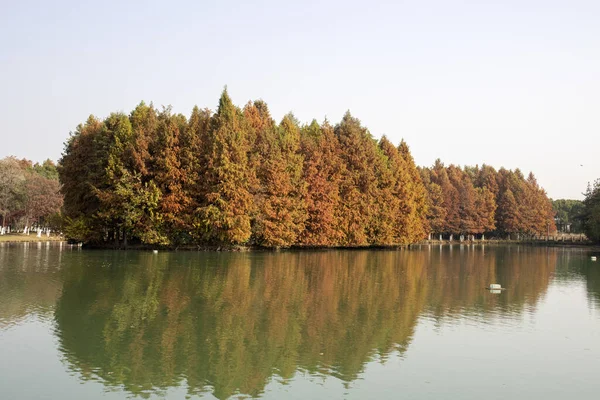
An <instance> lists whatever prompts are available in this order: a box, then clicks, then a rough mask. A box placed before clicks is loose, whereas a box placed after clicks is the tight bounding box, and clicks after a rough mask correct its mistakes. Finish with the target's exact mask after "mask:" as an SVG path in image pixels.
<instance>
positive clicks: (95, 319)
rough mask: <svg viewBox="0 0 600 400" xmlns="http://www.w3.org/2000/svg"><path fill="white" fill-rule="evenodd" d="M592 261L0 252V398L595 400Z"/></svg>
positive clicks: (599, 367) (371, 254)
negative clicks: (493, 288)
mask: <svg viewBox="0 0 600 400" xmlns="http://www.w3.org/2000/svg"><path fill="white" fill-rule="evenodd" d="M590 254H591V253H589V252H588V251H586V250H579V249H571V250H569V249H546V248H530V247H518V246H511V247H508V246H507V247H490V246H486V247H482V246H466V245H465V246H458V245H457V246H453V247H448V246H446V247H443V248H440V247H438V246H433V247H429V246H422V247H420V248H416V249H412V250H399V251H315V252H281V253H202V252H200V253H196V252H179V253H177V252H171V253H168V252H163V253H159V254H152V253H148V252H137V251H128V252H124V251H121V252H115V251H85V250H79V249H76V248H70V247H67V246H59V245H58V244H46V243H40V244H37V243H33V244H18V245H17V244H0V399H96V398H107V399H122V398H165V397H166V398H173V399H180V398H181V399H183V398H197V397H202V398H219V399H225V398H230V397H234V398H247V397H260V398H269V399H281V398H283V399H285V398H291V399H328V398H335V399H337V398H340V399H342V398H343V399H362V398H390V399H391V398H394V399H395V398H407V399H442V398H446V399H451V398H454V399H481V398H492V399H500V398H502V399H506V398H511V399H534V398H536V399H537V398H539V399H564V398H566V397H569V398H573V399H597V398H598V397H599V396H600V394H599V393H600V375H599V374H600V308H599V307H600V262H592V261H590ZM489 283H500V284H502V286H503V287H506V288H507V290H505V291H503V292H502V293H500V294H492V293H490V292H488V291H487V290H485V289H484V287H486V286H487V285H488V284H489Z"/></svg>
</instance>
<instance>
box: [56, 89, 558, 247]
mask: <svg viewBox="0 0 600 400" xmlns="http://www.w3.org/2000/svg"><path fill="white" fill-rule="evenodd" d="M58 171H59V175H60V181H61V183H62V191H63V193H64V201H65V204H64V213H65V216H66V219H67V226H66V228H65V230H66V234H67V236H68V237H70V238H72V239H76V240H79V241H83V242H87V243H115V244H116V245H125V246H126V245H127V242H128V241H129V242H130V243H131V241H135V242H137V243H144V244H156V245H164V246H178V245H186V244H202V245H256V246H264V247H288V246H292V245H299V246H366V245H396V244H408V243H414V242H417V241H420V240H422V239H424V238H426V237H427V234H428V233H437V234H468V235H476V234H481V233H485V232H494V233H520V234H528V235H536V234H543V233H545V232H547V230H548V229H550V230H551V231H554V230H555V227H554V220H553V216H554V215H553V211H552V205H551V203H550V201H549V199H548V198H547V197H546V193H545V192H544V191H543V189H541V188H540V187H539V185H538V184H537V182H536V180H535V178H534V176H533V175H530V176H529V177H528V178H527V179H525V178H524V176H523V174H522V173H521V172H520V171H519V170H515V171H509V170H505V169H500V170H499V171H496V170H494V169H493V168H491V167H489V166H483V167H482V168H479V167H465V168H464V169H461V168H459V167H456V166H454V165H450V166H449V167H445V166H444V165H443V164H442V163H441V162H440V161H438V162H436V164H435V165H434V166H433V167H432V168H421V169H419V168H417V167H416V166H415V163H414V160H413V158H412V156H411V154H410V151H409V149H408V146H407V145H406V143H405V142H404V141H403V142H401V143H400V145H399V146H395V145H393V144H392V143H391V142H390V141H389V140H388V139H387V138H385V137H383V138H382V139H381V140H379V141H377V140H375V139H374V138H373V137H372V136H371V134H370V133H369V131H368V130H367V129H366V128H365V127H364V126H362V125H361V123H360V121H359V120H358V119H356V118H354V117H352V116H351V115H350V113H346V115H344V117H343V119H342V121H341V122H340V123H338V124H337V125H335V126H333V125H331V124H330V123H329V122H328V121H327V120H326V121H325V122H323V123H322V124H319V123H317V122H316V121H315V120H313V121H312V122H311V123H310V124H307V125H301V124H300V123H299V122H298V121H297V120H296V119H295V118H294V116H293V115H291V114H288V115H286V116H285V117H284V118H283V119H282V120H281V121H280V122H279V123H276V122H275V121H274V120H273V118H271V115H270V113H269V110H268V107H267V105H266V104H265V103H264V102H263V101H260V100H259V101H254V102H249V103H247V104H246V105H245V107H243V108H242V109H240V108H238V107H236V106H235V105H234V104H233V103H232V101H231V99H230V98H229V96H228V94H227V91H226V90H225V91H224V92H223V94H222V96H221V98H220V100H219V106H218V109H217V111H216V112H215V113H212V112H211V111H210V110H208V109H199V108H197V107H196V108H194V110H193V111H192V114H191V116H190V117H189V118H186V117H185V116H183V115H181V114H174V113H172V111H171V109H170V108H163V109H162V110H157V109H156V108H154V107H153V106H152V105H147V104H145V103H143V102H142V103H141V104H139V105H138V106H137V107H136V108H135V109H134V110H133V111H132V112H131V113H130V114H128V115H127V114H124V113H113V114H111V115H110V116H109V117H108V118H106V119H104V120H102V121H101V120H99V119H97V118H95V117H93V116H92V117H90V118H89V119H88V120H87V122H86V123H85V124H82V125H80V126H79V127H78V128H77V130H76V131H75V133H74V134H72V135H71V137H70V139H69V140H68V142H67V144H66V147H65V151H64V154H63V157H62V159H61V160H60V163H59V169H58Z"/></svg>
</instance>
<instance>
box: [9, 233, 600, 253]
mask: <svg viewBox="0 0 600 400" xmlns="http://www.w3.org/2000/svg"><path fill="white" fill-rule="evenodd" d="M7 236H8V237H7ZM50 242H52V243H61V242H62V243H68V241H67V240H66V239H65V238H64V237H60V236H51V237H41V238H38V237H37V236H34V235H31V237H25V236H22V235H4V236H0V244H4V243H6V244H18V243H50ZM71 245H72V246H77V244H75V243H72V244H71ZM457 245H459V246H465V245H466V246H481V245H487V246H507V245H524V246H531V247H551V248H552V247H553V248H571V249H576V248H579V249H588V250H591V251H600V243H591V242H571V241H569V242H567V241H565V242H563V241H546V240H542V241H532V240H505V239H504V240H484V241H481V240H475V241H462V242H461V241H459V240H453V241H448V240H443V241H439V240H424V241H421V242H417V243H413V244H406V245H389V246H384V245H373V246H291V247H285V248H284V247H282V248H269V247H260V246H216V245H212V246H209V245H185V246H173V247H163V246H153V245H147V244H133V245H129V246H127V248H124V247H122V246H120V247H116V246H114V245H108V244H106V245H86V244H83V245H82V246H81V247H82V248H83V249H86V250H125V251H126V250H134V251H154V250H156V251H166V252H170V251H208V252H221V251H223V252H280V251H306V250H308V251H330V250H350V251H360V250H387V251H389V250H409V249H411V248H416V247H421V246H457Z"/></svg>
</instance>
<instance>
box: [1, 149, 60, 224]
mask: <svg viewBox="0 0 600 400" xmlns="http://www.w3.org/2000/svg"><path fill="white" fill-rule="evenodd" d="M62 203H63V201H62V194H61V193H60V184H59V182H58V171H57V169H56V165H54V163H53V162H52V161H50V160H46V161H44V162H43V163H42V164H39V163H35V164H34V163H32V162H31V161H29V160H25V159H23V160H19V159H17V158H15V157H6V158H4V159H2V160H0V223H1V224H0V229H2V228H5V232H6V231H8V229H7V228H8V227H12V228H13V229H17V228H18V229H22V228H24V227H26V226H27V227H31V226H32V225H37V226H44V227H50V228H53V229H59V228H60V221H61V218H60V215H59V212H60V209H61V207H62Z"/></svg>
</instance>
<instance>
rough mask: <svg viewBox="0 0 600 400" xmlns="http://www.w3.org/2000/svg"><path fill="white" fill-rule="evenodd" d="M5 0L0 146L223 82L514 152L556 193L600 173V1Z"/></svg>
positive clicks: (471, 156) (57, 136) (292, 106)
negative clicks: (599, 153)
mask: <svg viewBox="0 0 600 400" xmlns="http://www.w3.org/2000/svg"><path fill="white" fill-rule="evenodd" d="M0 2H1V6H0V132H1V140H0V157H4V156H7V155H16V156H18V157H27V158H30V159H33V160H43V159H45V158H48V157H49V158H52V159H54V160H56V159H58V158H59V157H60V153H61V151H62V148H63V142H64V141H65V139H66V138H67V137H68V133H69V131H72V130H74V128H75V127H76V126H77V124H78V123H80V122H83V121H85V119H86V118H87V116H88V115H89V114H94V115H97V116H99V117H105V116H106V115H108V114H109V113H110V112H111V111H126V112H128V111H130V110H131V109H132V108H133V107H134V106H135V105H136V104H137V103H139V102H140V100H145V101H148V102H149V101H153V102H154V104H156V105H168V104H171V105H172V106H173V108H174V110H175V111H176V112H182V113H184V114H186V115H189V113H190V111H191V109H192V107H193V106H194V105H195V104H197V105H199V106H201V107H210V108H212V109H214V108H215V107H216V104H217V100H218V97H219V95H220V92H221V90H222V88H223V86H224V85H227V86H228V88H229V92H230V94H231V96H232V98H233V100H234V102H235V103H237V104H239V105H243V104H244V103H246V102H247V101H248V100H250V99H257V98H262V99H264V100H265V101H266V102H267V103H268V104H269V107H270V109H271V112H272V114H273V116H274V117H275V118H276V119H280V118H281V117H282V116H283V115H284V114H285V113H286V112H288V111H293V112H294V114H295V115H296V116H297V117H298V118H299V119H300V120H301V121H303V122H309V121H310V120H311V119H312V118H317V119H318V120H319V121H322V120H323V118H324V117H325V116H327V118H328V119H329V120H330V121H332V122H337V121H339V120H340V118H341V117H342V115H343V113H344V112H345V111H346V110H347V109H350V111H351V112H352V113H353V114H354V115H355V116H357V117H358V118H360V119H361V120H362V121H363V123H364V124H365V125H366V126H367V127H368V128H369V129H370V130H371V133H372V134H373V135H374V136H375V137H381V135H383V134H385V135H387V136H388V137H389V138H390V139H392V140H393V141H394V142H396V143H397V142H399V141H400V139H401V138H405V139H406V141H407V142H408V144H409V145H410V147H411V150H412V153H413V155H414V157H415V160H416V162H417V163H418V164H420V165H431V164H432V163H433V162H434V160H435V159H436V158H438V157H439V158H441V159H442V160H443V161H444V162H445V163H447V164H449V163H455V164H461V165H464V164H468V165H474V164H482V163H484V162H485V163H487V164H490V165H493V166H494V167H496V168H498V167H500V166H505V167H507V168H516V167H520V168H521V169H522V170H523V171H524V172H528V171H533V172H534V173H535V174H536V176H537V177H538V181H539V182H540V184H541V185H542V186H544V187H545V188H546V189H547V191H548V193H549V195H550V196H551V197H554V198H563V197H567V198H581V192H582V191H584V190H585V187H586V184H587V182H588V181H592V180H594V179H595V178H599V177H600V157H598V152H599V150H600V1H592V0H590V1H577V0H571V1H567V0H565V1H552V0H546V1H526V0H522V1H511V0H505V1H441V0H438V1H426V0H420V1H405V2H401V1H397V2H380V1H362V2H351V1H332V2H327V1H302V2H300V1H296V2H284V1H262V2H251V1H243V2H242V1H240V2H236V1H229V2H217V1H212V2H202V1H161V2H150V1H147V2H141V1H140V2H134V1H122V2H121V1H97V0H96V1H52V2H46V1H27V0H23V1H18V2H17V1H7V0H0ZM582 164H583V166H581V165H582Z"/></svg>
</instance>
